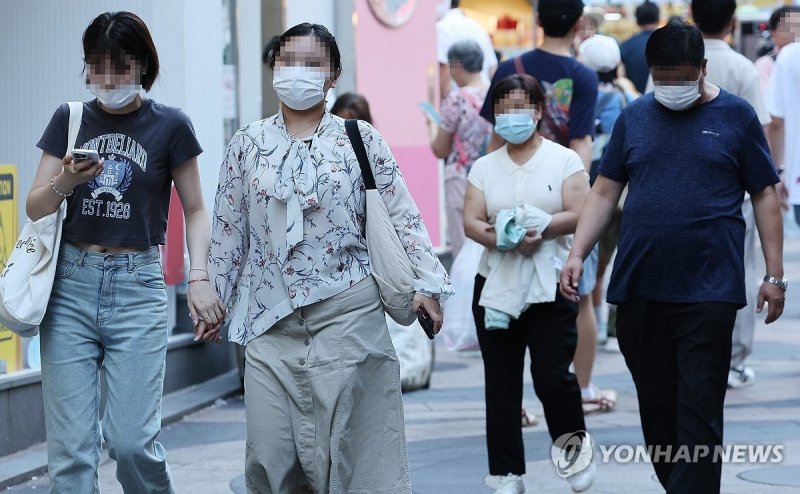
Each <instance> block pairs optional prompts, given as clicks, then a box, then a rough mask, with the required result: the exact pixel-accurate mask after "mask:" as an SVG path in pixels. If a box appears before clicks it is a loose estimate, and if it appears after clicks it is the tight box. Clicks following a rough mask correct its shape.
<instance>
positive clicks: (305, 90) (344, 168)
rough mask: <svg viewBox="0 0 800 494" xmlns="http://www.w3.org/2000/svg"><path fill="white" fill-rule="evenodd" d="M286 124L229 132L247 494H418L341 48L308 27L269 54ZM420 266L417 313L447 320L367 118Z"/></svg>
mask: <svg viewBox="0 0 800 494" xmlns="http://www.w3.org/2000/svg"><path fill="white" fill-rule="evenodd" d="M267 61H268V64H269V66H270V68H271V69H273V70H274V78H273V87H274V88H275V91H276V92H277V93H278V97H279V98H280V101H281V105H280V110H279V111H278V113H277V114H276V115H273V116H271V117H269V118H267V119H265V120H261V121H258V122H254V123H251V124H250V125H247V126H246V127H244V128H242V129H240V130H239V131H238V132H237V133H236V134H235V135H234V136H233V139H231V142H230V144H229V146H228V151H227V156H226V157H225V161H224V162H223V163H222V167H221V169H220V181H219V187H218V189H217V198H216V204H215V207H214V214H213V218H214V223H213V232H214V233H213V235H212V238H213V241H212V245H211V254H210V255H211V259H210V262H209V270H210V271H211V274H212V280H213V281H214V283H215V285H216V287H217V291H218V293H219V295H220V296H221V297H222V299H223V300H224V301H225V304H226V306H227V307H229V313H230V315H229V317H228V319H227V320H226V321H227V322H226V324H228V322H229V323H230V327H229V330H228V335H229V337H230V339H231V341H234V342H236V343H239V344H241V345H246V364H245V374H244V386H245V403H246V418H247V450H246V458H245V477H246V484H247V492H249V493H275V494H289V493H292V492H294V489H296V488H301V487H302V486H310V487H311V489H312V491H313V492H315V493H317V494H328V493H331V494H338V493H342V494H344V493H349V492H369V493H374V494H389V493H393V494H394V493H398V494H399V493H410V492H411V485H410V479H409V470H408V458H407V454H406V441H405V433H404V430H403V408H402V398H401V394H400V369H399V366H398V362H397V356H396V355H395V350H394V348H393V347H392V342H391V340H390V338H389V331H388V329H387V327H386V319H385V316H384V311H383V308H382V305H381V299H380V296H379V292H378V286H377V284H376V282H375V279H374V278H373V277H372V276H371V271H370V256H369V254H368V253H367V249H366V243H365V239H364V221H365V202H366V197H365V191H364V180H363V178H362V176H361V170H360V168H359V164H358V160H357V158H356V155H355V153H354V151H353V146H352V143H351V142H350V140H349V139H348V134H347V132H346V130H345V121H344V120H343V119H342V118H340V117H337V116H334V115H332V114H331V113H329V112H328V111H327V110H326V109H325V93H326V92H327V90H328V89H330V88H331V87H333V86H335V85H336V80H337V79H338V77H339V75H340V74H341V70H342V67H341V57H340V54H339V48H338V47H337V44H336V40H335V39H334V37H333V36H332V35H331V33H330V32H329V31H328V30H327V29H326V28H325V27H324V26H321V25H318V24H308V23H305V24H300V25H297V26H295V27H293V28H291V29H289V30H288V31H286V32H285V33H283V34H282V35H281V36H280V37H279V38H278V39H276V40H274V42H273V44H272V46H270V47H269V49H268V51H267ZM358 127H359V130H360V134H361V138H362V140H363V141H364V146H365V147H366V152H367V156H368V157H369V160H370V165H371V167H372V171H373V175H374V177H375V183H376V185H377V189H378V190H379V191H380V194H381V198H382V199H383V201H384V203H385V204H386V207H387V209H388V211H389V214H390V216H391V217H392V219H393V222H394V227H395V230H396V233H397V235H398V237H399V239H400V241H401V242H402V244H403V246H404V247H405V250H406V252H407V254H408V258H409V260H410V261H411V264H412V265H413V269H414V273H415V276H416V280H415V282H414V288H415V290H416V296H415V297H414V309H415V310H416V309H417V308H418V307H422V308H423V309H424V310H425V311H426V312H427V313H428V315H429V316H430V317H431V319H432V321H433V325H434V327H433V330H434V331H435V332H438V331H439V329H440V328H441V325H442V315H441V310H440V308H439V300H438V299H439V297H440V296H441V295H446V294H448V293H450V291H451V288H450V282H449V279H448V277H447V273H446V272H445V270H444V267H443V266H442V264H441V263H440V262H439V260H438V259H437V257H436V255H435V254H434V252H433V247H432V246H431V241H430V239H429V238H428V233H427V231H426V229H425V226H424V224H423V223H422V217H421V215H420V213H419V210H418V209H417V207H416V205H415V204H414V201H413V199H412V198H411V195H410V194H409V191H408V188H407V187H406V184H405V181H404V180H403V177H402V175H401V173H400V168H399V167H398V166H397V162H396V161H395V159H394V157H393V156H392V153H391V151H390V150H389V147H388V146H387V145H386V142H385V141H384V140H383V137H381V135H380V134H379V133H378V131H377V130H375V128H374V127H372V126H371V125H369V124H368V123H366V122H358Z"/></svg>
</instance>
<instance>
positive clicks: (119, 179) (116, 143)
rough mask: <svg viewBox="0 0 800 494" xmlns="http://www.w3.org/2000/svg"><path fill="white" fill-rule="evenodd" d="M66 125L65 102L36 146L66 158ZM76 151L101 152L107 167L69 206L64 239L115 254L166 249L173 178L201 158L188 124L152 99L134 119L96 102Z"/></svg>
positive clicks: (87, 109) (86, 113)
mask: <svg viewBox="0 0 800 494" xmlns="http://www.w3.org/2000/svg"><path fill="white" fill-rule="evenodd" d="M68 126H69V106H68V105H67V104H66V103H65V104H63V105H61V106H60V107H59V108H58V109H57V110H56V111H55V113H54V114H53V117H52V118H51V120H50V123H49V124H48V126H47V128H46V129H45V131H44V134H43V135H42V138H41V139H40V140H39V142H38V143H37V147H38V148H39V149H41V150H42V151H44V152H46V153H48V154H51V155H53V156H57V157H59V158H60V157H63V156H64V154H65V151H66V147H67V133H68ZM75 147H77V148H84V149H94V150H96V151H97V152H98V154H99V155H100V158H101V159H104V160H105V165H104V169H103V173H102V174H101V175H100V176H98V177H97V178H95V179H94V180H92V181H90V182H89V183H86V184H82V185H79V186H78V187H76V188H75V190H74V192H73V194H72V195H71V196H70V197H69V198H68V199H67V219H66V220H65V222H64V230H63V234H62V235H63V238H64V240H66V241H68V242H82V243H92V244H97V245H107V246H112V247H142V248H145V247H150V246H153V245H158V244H163V243H164V239H165V232H166V226H167V213H168V211H169V199H170V191H171V186H172V171H174V170H175V168H176V167H177V166H180V165H181V164H183V163H185V162H186V161H187V160H189V159H191V158H194V157H195V156H197V155H199V154H200V153H202V152H203V150H202V148H201V147H200V144H199V143H198V142H197V138H196V137H195V134H194V128H193V127H192V123H191V121H190V120H189V117H188V116H186V114H185V113H183V112H182V111H181V110H179V109H177V108H173V107H169V106H165V105H162V104H159V103H156V102H154V101H152V100H149V99H145V100H144V102H143V104H142V106H141V107H140V108H139V109H137V110H136V111H134V112H131V113H127V114H125V115H113V114H110V113H108V112H105V111H103V110H101V109H100V106H99V105H98V103H97V100H92V101H89V102H87V103H84V104H83V119H82V122H81V128H80V131H79V132H78V137H77V139H76V142H75ZM199 193H200V191H198V194H199Z"/></svg>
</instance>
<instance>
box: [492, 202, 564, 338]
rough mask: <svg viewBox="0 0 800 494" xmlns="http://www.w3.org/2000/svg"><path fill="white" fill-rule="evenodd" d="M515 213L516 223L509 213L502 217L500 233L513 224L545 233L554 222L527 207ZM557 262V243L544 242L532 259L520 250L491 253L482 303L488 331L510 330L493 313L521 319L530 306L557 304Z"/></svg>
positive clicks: (519, 207)
mask: <svg viewBox="0 0 800 494" xmlns="http://www.w3.org/2000/svg"><path fill="white" fill-rule="evenodd" d="M513 211H514V215H513V219H512V216H511V215H510V214H508V213H510V211H508V210H501V211H500V212H499V213H498V215H497V218H498V223H497V224H495V229H496V230H497V231H501V230H502V231H506V232H507V231H509V230H510V229H509V228H508V227H509V225H508V222H509V221H513V222H514V223H515V224H516V225H515V226H518V227H522V228H524V229H526V230H527V229H529V228H534V229H536V230H537V231H538V232H540V233H541V232H543V231H544V230H545V229H546V228H547V227H548V225H550V221H551V219H552V215H550V214H549V213H547V212H545V211H543V210H541V209H539V208H537V207H535V206H529V205H527V204H526V205H522V206H517V207H516V208H514V210H513ZM501 222H502V223H503V224H500V223H501ZM512 226H514V225H512ZM557 262H558V260H556V239H548V240H544V241H542V244H541V245H540V246H539V249H537V251H536V253H534V255H533V256H531V257H525V256H523V255H522V254H520V253H519V252H517V251H516V250H499V249H496V250H492V251H490V252H489V255H488V262H487V268H488V269H489V274H488V276H487V277H486V284H485V285H484V287H483V291H482V292H481V298H480V300H479V301H478V304H479V305H480V306H481V307H484V308H485V309H486V312H487V317H486V318H485V322H486V323H487V327H486V329H507V328H508V325H507V324H506V325H505V327H503V324H504V323H503V322H502V321H504V319H505V318H504V317H501V315H500V314H497V313H496V312H493V311H499V312H503V313H505V314H508V316H510V318H513V319H517V318H518V317H519V316H520V314H522V312H523V311H525V309H527V308H528V307H529V306H530V304H536V303H543V302H552V301H554V300H555V299H556V286H557V283H558V270H557V269H556V264H557ZM489 325H491V326H492V327H491V328H490V327H489Z"/></svg>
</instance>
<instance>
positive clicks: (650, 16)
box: [636, 0, 661, 26]
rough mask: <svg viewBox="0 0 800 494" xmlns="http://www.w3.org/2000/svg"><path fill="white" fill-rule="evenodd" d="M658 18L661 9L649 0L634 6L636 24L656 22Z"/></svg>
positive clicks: (659, 17) (644, 24)
mask: <svg viewBox="0 0 800 494" xmlns="http://www.w3.org/2000/svg"><path fill="white" fill-rule="evenodd" d="M660 19H661V10H659V8H658V5H656V4H654V3H653V2H650V1H649V0H648V1H647V2H644V3H643V4H641V5H639V6H638V7H636V24H638V25H640V26H646V25H648V24H658V21H659V20H660Z"/></svg>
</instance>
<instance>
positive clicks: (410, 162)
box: [392, 146, 444, 246]
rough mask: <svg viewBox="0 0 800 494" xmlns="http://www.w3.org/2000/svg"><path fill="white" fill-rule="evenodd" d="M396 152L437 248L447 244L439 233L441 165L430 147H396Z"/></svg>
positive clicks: (394, 148)
mask: <svg viewBox="0 0 800 494" xmlns="http://www.w3.org/2000/svg"><path fill="white" fill-rule="evenodd" d="M392 152H393V153H394V157H395V159H396V160H397V162H398V163H399V164H400V169H401V170H403V177H404V178H405V180H406V183H407V184H408V188H409V190H411V195H412V196H413V197H414V202H416V203H417V207H419V210H420V212H421V213H422V220H423V221H424V222H425V227H426V228H427V229H428V234H429V235H430V236H431V241H433V245H434V246H439V245H443V244H444V239H442V238H440V234H439V227H440V218H439V175H438V172H437V168H438V166H439V163H438V161H437V159H436V157H434V156H433V154H431V149H430V147H428V146H424V147H412V146H392Z"/></svg>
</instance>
